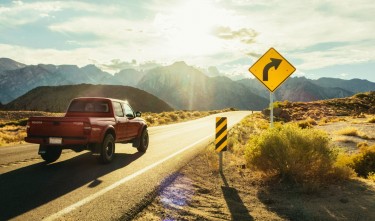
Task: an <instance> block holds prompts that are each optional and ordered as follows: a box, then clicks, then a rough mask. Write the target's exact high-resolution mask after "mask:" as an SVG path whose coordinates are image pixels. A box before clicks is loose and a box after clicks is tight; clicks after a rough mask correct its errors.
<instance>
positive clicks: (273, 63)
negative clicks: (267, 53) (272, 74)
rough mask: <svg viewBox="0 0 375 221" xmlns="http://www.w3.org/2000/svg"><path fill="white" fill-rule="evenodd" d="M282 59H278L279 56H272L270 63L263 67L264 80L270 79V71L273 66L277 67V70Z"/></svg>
mask: <svg viewBox="0 0 375 221" xmlns="http://www.w3.org/2000/svg"><path fill="white" fill-rule="evenodd" d="M281 61H282V60H280V59H277V58H271V62H270V63H268V64H267V65H266V66H265V67H264V68H263V81H268V71H269V70H270V69H271V68H272V67H275V70H277V68H278V67H279V65H280V63H281Z"/></svg>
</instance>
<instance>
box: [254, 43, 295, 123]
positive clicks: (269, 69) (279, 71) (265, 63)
mask: <svg viewBox="0 0 375 221" xmlns="http://www.w3.org/2000/svg"><path fill="white" fill-rule="evenodd" d="M295 70H296V68H295V67H293V65H292V64H290V63H289V62H288V61H287V60H286V59H285V58H284V57H283V56H282V55H281V54H280V53H279V52H277V51H276V50H275V49H274V48H270V49H269V50H268V51H267V52H266V53H265V54H264V55H263V56H262V57H260V58H259V59H258V60H257V61H256V62H255V63H254V64H253V65H252V66H251V67H250V68H249V71H250V73H252V74H253V75H254V76H255V77H256V78H257V79H258V80H259V81H260V82H261V83H262V84H263V85H264V86H265V87H266V88H267V89H268V90H269V91H270V126H271V127H273V92H274V91H275V90H276V89H277V88H278V87H279V86H280V85H281V84H282V83H284V81H285V80H286V79H287V78H288V77H289V76H290V75H291V74H293V72H294V71H295Z"/></svg>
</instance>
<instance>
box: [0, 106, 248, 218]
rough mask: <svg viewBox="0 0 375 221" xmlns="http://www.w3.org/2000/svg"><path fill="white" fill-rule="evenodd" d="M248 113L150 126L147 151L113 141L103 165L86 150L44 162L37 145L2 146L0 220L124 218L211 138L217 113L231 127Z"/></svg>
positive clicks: (135, 209) (0, 160)
mask: <svg viewBox="0 0 375 221" xmlns="http://www.w3.org/2000/svg"><path fill="white" fill-rule="evenodd" d="M249 114H251V112H248V111H247V112H245V111H237V112H227V113H222V114H217V115H212V116H208V117H205V118H201V119H198V120H194V121H189V122H184V123H178V124H173V125H167V126H159V127H151V128H149V134H150V145H149V148H148V150H147V152H146V153H145V154H141V153H138V152H137V150H136V149H135V148H132V147H131V145H130V144H116V158H115V160H114V161H113V162H112V163H111V164H107V165H102V164H98V163H97V161H96V159H95V157H93V156H92V155H91V153H90V152H87V151H84V152H81V153H75V152H73V151H69V150H68V151H64V153H63V154H62V156H61V157H60V159H59V160H58V161H56V162H55V163H52V164H49V165H46V164H45V163H44V162H43V161H42V160H41V159H40V158H39V156H38V154H37V149H38V146H37V145H29V144H26V145H20V146H13V147H2V148H0V174H1V175H0V194H1V195H0V220H9V219H14V220H42V219H44V220H118V219H122V220H127V219H129V217H131V216H132V215H133V214H135V213H137V212H138V211H139V210H140V209H141V208H142V205H144V204H145V202H146V201H148V200H149V199H150V198H152V196H153V195H155V194H157V192H158V190H159V189H160V187H162V186H163V185H166V184H167V183H168V181H169V180H172V179H173V177H174V176H175V175H176V173H178V170H179V169H180V168H181V167H182V166H183V165H185V164H186V163H188V162H189V160H191V159H192V158H193V157H194V156H196V155H197V154H198V153H199V152H200V151H202V149H203V148H204V147H205V146H206V145H207V144H208V143H210V142H212V141H213V139H214V131H215V117H216V116H225V117H228V126H229V127H232V126H233V125H234V124H236V123H238V122H239V121H240V120H241V119H243V118H244V117H245V116H247V115H249ZM202 163H205V162H202Z"/></svg>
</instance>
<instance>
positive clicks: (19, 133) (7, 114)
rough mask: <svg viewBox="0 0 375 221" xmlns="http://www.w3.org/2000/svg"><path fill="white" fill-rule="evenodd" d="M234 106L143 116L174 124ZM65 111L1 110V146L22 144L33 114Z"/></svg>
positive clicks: (150, 123)
mask: <svg viewBox="0 0 375 221" xmlns="http://www.w3.org/2000/svg"><path fill="white" fill-rule="evenodd" d="M234 110H235V109H234V108H228V109H223V110H212V111H172V112H162V113H150V112H147V113H142V118H143V119H145V120H146V121H147V124H148V126H159V125H166V124H174V123H178V122H183V121H189V120H194V119H198V118H202V117H206V116H208V115H211V114H217V113H222V112H227V111H234ZM63 115H64V113H50V112H43V111H0V146H5V145H11V144H22V143H24V141H23V139H24V137H25V136H26V124H27V119H28V118H29V117H31V116H63Z"/></svg>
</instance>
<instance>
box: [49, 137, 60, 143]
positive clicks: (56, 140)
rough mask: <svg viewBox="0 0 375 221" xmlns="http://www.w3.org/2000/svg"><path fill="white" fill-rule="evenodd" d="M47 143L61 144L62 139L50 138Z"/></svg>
mask: <svg viewBox="0 0 375 221" xmlns="http://www.w3.org/2000/svg"><path fill="white" fill-rule="evenodd" d="M49 143H50V144H62V138H61V137H50V138H49Z"/></svg>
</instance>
